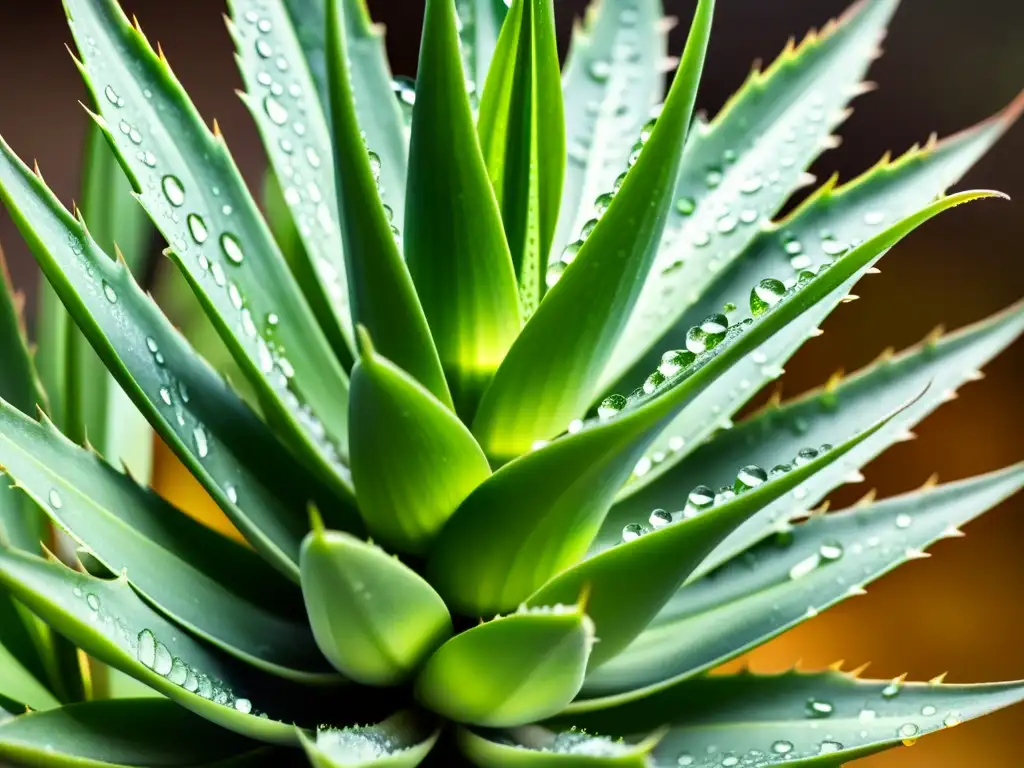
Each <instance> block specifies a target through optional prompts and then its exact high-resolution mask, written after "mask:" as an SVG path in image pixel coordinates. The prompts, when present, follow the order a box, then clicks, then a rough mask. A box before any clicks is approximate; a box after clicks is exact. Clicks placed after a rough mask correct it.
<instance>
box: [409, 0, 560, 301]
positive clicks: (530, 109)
mask: <svg viewBox="0 0 1024 768" xmlns="http://www.w3.org/2000/svg"><path fill="white" fill-rule="evenodd" d="M420 82H422V78H421V79H420ZM421 87H422V86H421ZM564 125H565V118H564V115H563V107H562V84H561V79H560V77H559V67H558V45H557V41H556V39H555V15H554V6H553V4H552V0H518V2H515V3H513V4H512V9H511V11H510V12H509V15H508V18H507V19H506V22H505V24H504V25H503V26H502V28H501V36H500V37H499V39H498V44H497V51H496V55H495V58H494V64H493V66H492V67H491V70H490V72H489V73H488V75H487V86H486V88H485V89H484V92H483V98H482V100H481V102H480V122H479V133H480V144H481V147H482V149H483V153H484V158H485V159H486V161H487V171H488V173H489V174H490V177H491V182H492V184H493V185H494V191H495V193H496V194H497V198H498V204H499V205H500V207H501V218H502V221H503V222H504V225H505V234H506V235H507V236H508V242H509V247H510V249H511V252H512V263H513V264H514V265H515V270H516V274H517V275H518V277H519V292H520V296H521V297H522V300H523V306H524V309H525V313H526V315H527V316H529V315H531V314H532V313H533V312H534V311H535V310H536V308H537V304H538V302H539V301H540V297H541V293H542V292H543V286H544V279H543V278H544V271H545V266H546V264H547V257H548V252H549V251H550V250H551V242H552V239H553V238H554V234H555V226H556V224H557V222H558V208H559V205H560V204H561V195H562V182H563V180H564V176H565V129H564Z"/></svg>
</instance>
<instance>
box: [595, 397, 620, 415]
mask: <svg viewBox="0 0 1024 768" xmlns="http://www.w3.org/2000/svg"><path fill="white" fill-rule="evenodd" d="M625 407H626V398H625V397H623V396H622V395H609V396H608V397H606V398H605V399H604V400H602V401H601V404H600V405H599V406H598V407H597V416H598V418H599V419H602V420H605V419H610V418H612V417H613V416H617V415H618V413H619V411H621V410H622V409H623V408H625Z"/></svg>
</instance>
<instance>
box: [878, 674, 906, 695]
mask: <svg viewBox="0 0 1024 768" xmlns="http://www.w3.org/2000/svg"><path fill="white" fill-rule="evenodd" d="M902 688H903V681H902V680H900V679H899V678H896V679H895V680H893V681H892V682H891V683H889V684H888V685H887V686H885V688H883V689H882V698H883V699H895V698H896V697H897V696H899V695H900V690H902Z"/></svg>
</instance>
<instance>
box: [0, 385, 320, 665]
mask: <svg viewBox="0 0 1024 768" xmlns="http://www.w3.org/2000/svg"><path fill="white" fill-rule="evenodd" d="M0 465H2V466H3V467H4V470H5V472H6V473H7V474H8V475H10V476H11V477H12V478H13V479H14V481H15V482H17V484H18V486H19V487H20V488H21V489H22V490H23V491H24V492H25V493H26V494H28V496H29V497H30V498H31V499H32V500H33V501H35V502H36V503H37V504H38V505H39V506H40V507H42V508H43V509H45V510H46V512H47V514H49V516H50V517H51V518H52V519H53V521H54V523H55V524H57V525H58V526H60V527H61V528H63V529H64V530H66V531H68V532H69V533H70V534H71V535H72V536H73V537H74V538H75V539H76V540H77V541H78V542H80V543H81V544H83V545H84V546H86V547H87V548H88V552H89V553H90V555H91V556H92V557H94V558H95V559H96V560H98V562H99V563H100V564H101V565H102V566H103V567H104V568H105V569H108V570H109V571H112V572H113V573H115V574H119V573H121V572H122V571H123V570H126V571H127V572H128V574H129V577H128V578H129V580H130V582H131V584H132V586H133V587H134V588H135V589H137V590H138V591H139V592H140V593H141V594H142V595H143V596H145V598H146V599H147V600H149V601H150V602H151V603H153V604H154V605H155V606H156V607H157V608H158V609H159V610H161V611H162V612H164V613H165V614H167V615H168V616H170V617H171V618H173V619H174V620H175V621H177V622H178V623H179V624H181V625H183V626H185V627H187V628H189V629H191V630H192V631H194V632H196V633H197V634H198V635H200V636H201V637H203V638H204V639H206V640H209V641H210V642H212V643H213V644H214V645H216V646H217V647H219V648H221V649H223V650H225V651H227V652H228V653H230V654H231V655H233V656H236V657H238V658H240V659H242V660H244V661H246V662H248V663H250V664H253V665H254V666H257V667H260V668H262V669H264V670H266V671H268V672H271V673H273V674H278V675H282V676H285V677H290V678H294V679H296V680H300V681H305V682H313V683H317V682H324V681H325V680H326V681H329V680H331V679H332V678H333V677H335V676H334V675H333V674H332V671H331V669H330V667H329V666H328V665H327V663H326V661H325V660H324V659H323V657H322V656H321V655H320V654H319V653H318V651H317V648H316V645H315V643H314V641H313V636H312V634H311V633H310V631H309V627H308V625H307V624H306V622H305V620H304V617H302V616H301V613H300V614H299V615H296V612H295V610H294V608H295V606H296V605H297V603H298V601H299V600H300V599H301V598H300V595H299V592H298V590H296V589H295V588H294V586H293V585H292V584H291V583H290V582H287V581H285V580H284V579H283V577H281V576H280V575H279V574H278V573H277V572H276V571H273V570H271V568H270V567H269V566H268V565H267V564H266V563H265V562H263V561H262V560H260V559H259V558H258V557H256V556H255V555H254V554H253V553H252V552H250V551H249V550H247V549H245V548H243V547H241V546H239V545H238V544H236V543H234V542H233V541H230V540H229V539H226V538H223V537H221V536H220V535H219V534H216V533H213V532H212V531H210V530H209V529H207V528H206V527H205V526H203V525H202V524H200V523H198V522H195V521H194V520H192V519H191V518H189V517H187V516H186V515H184V514H182V513H180V512H179V511H178V510H176V509H174V508H173V507H171V506H170V505H169V504H167V503H166V502H165V501H163V500H162V499H161V498H160V497H159V496H157V495H156V494H155V493H153V492H151V491H145V490H143V489H142V488H140V487H139V486H138V485H136V484H135V482H134V481H132V480H131V479H130V478H129V477H126V476H125V475H122V474H120V473H119V472H116V471H115V470H113V469H112V468H110V467H109V466H108V465H106V464H104V463H103V462H102V461H100V460H99V458H98V457H97V456H95V455H94V454H90V453H88V452H87V451H85V450H82V449H81V448H78V447H77V446H75V445H74V444H72V443H71V442H69V441H68V440H67V439H66V438H64V436H63V435H61V434H60V433H59V432H58V431H57V430H56V429H55V428H54V427H53V425H52V424H50V423H48V422H43V423H38V422H35V421H33V420H31V419H29V418H28V417H26V416H23V415H21V414H20V413H18V412H17V411H15V410H14V409H13V408H11V407H10V406H9V405H7V403H5V402H3V401H2V400H0Z"/></svg>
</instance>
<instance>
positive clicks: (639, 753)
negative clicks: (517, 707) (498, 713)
mask: <svg viewBox="0 0 1024 768" xmlns="http://www.w3.org/2000/svg"><path fill="white" fill-rule="evenodd" d="M661 735H662V734H661V733H655V734H654V735H653V736H650V737H648V738H645V739H643V740H631V741H625V740H623V739H609V738H606V737H604V736H593V735H591V734H589V733H587V732H586V731H578V730H576V729H571V730H566V731H561V732H555V731H549V730H548V729H547V728H543V727H541V726H539V725H527V726H523V727H522V728H514V729H512V730H510V731H499V732H497V733H474V732H473V731H471V730H469V729H468V728H460V729H459V732H458V740H459V746H460V747H461V748H462V751H463V752H464V753H465V754H466V755H467V756H469V758H470V759H471V760H472V761H473V763H474V765H478V766H481V768H604V766H607V768H651V766H652V765H653V764H652V762H651V759H650V757H649V756H650V753H651V750H652V749H654V747H655V746H656V745H657V743H658V741H659V740H660V738H661Z"/></svg>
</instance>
